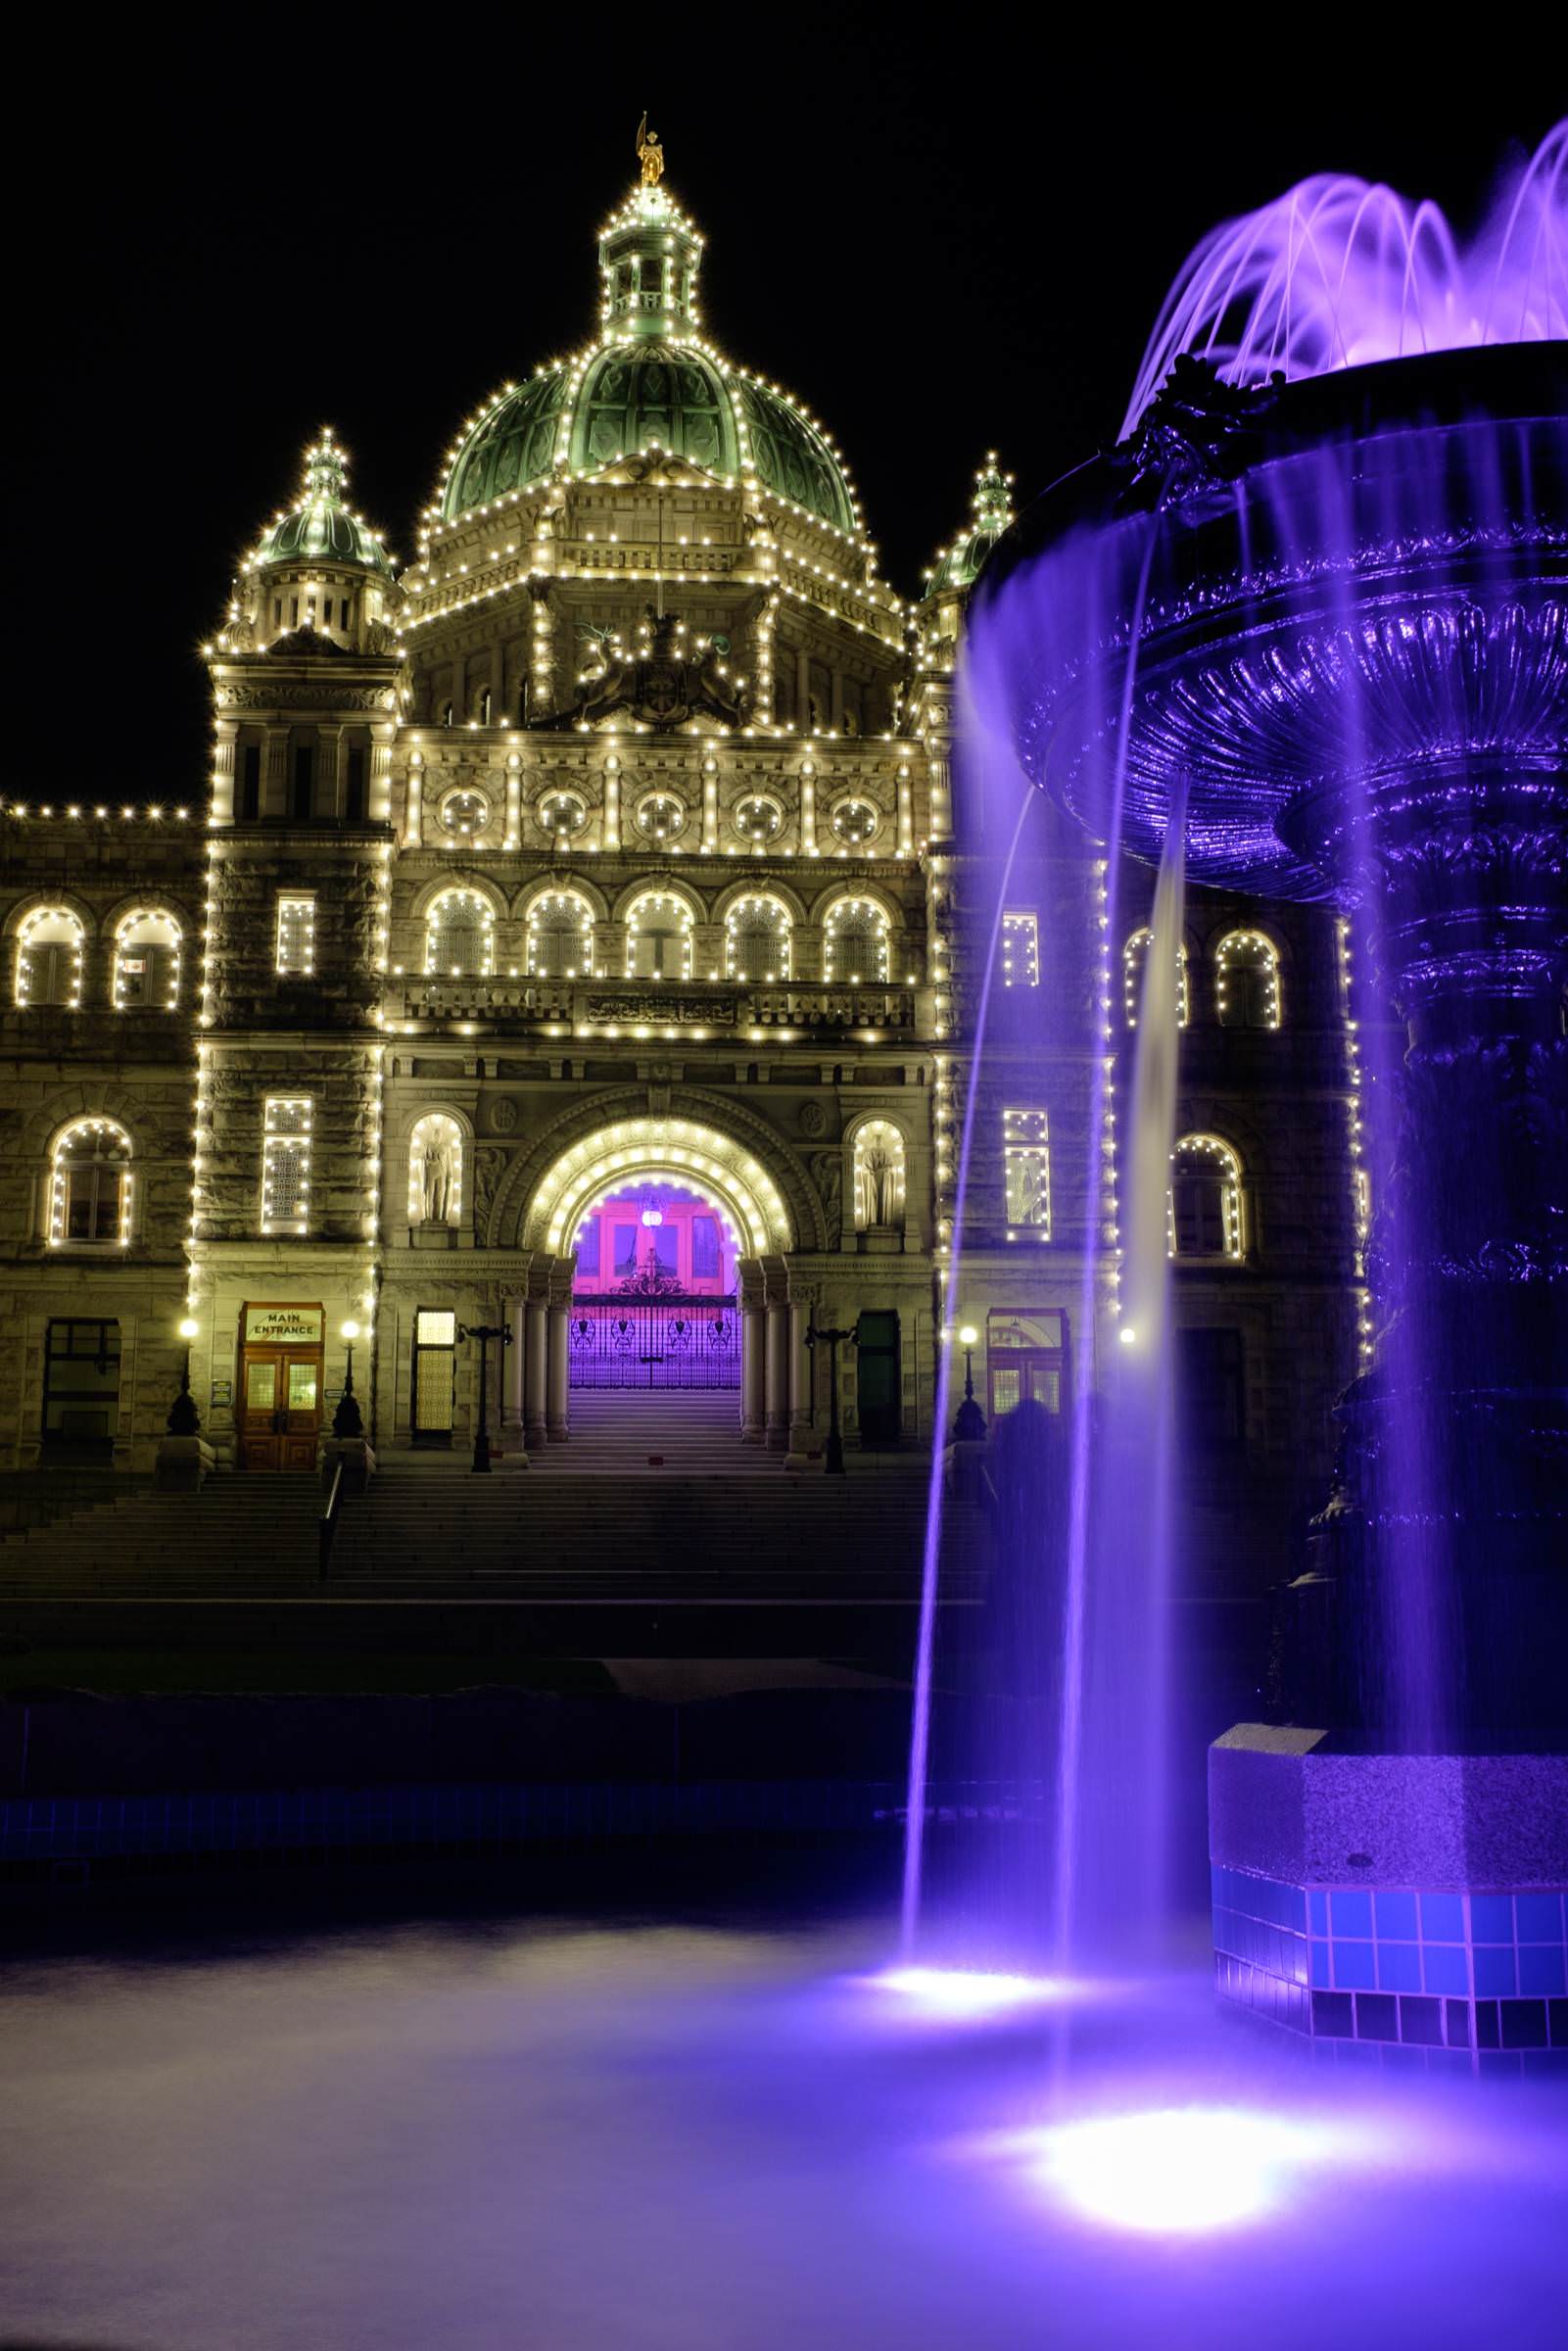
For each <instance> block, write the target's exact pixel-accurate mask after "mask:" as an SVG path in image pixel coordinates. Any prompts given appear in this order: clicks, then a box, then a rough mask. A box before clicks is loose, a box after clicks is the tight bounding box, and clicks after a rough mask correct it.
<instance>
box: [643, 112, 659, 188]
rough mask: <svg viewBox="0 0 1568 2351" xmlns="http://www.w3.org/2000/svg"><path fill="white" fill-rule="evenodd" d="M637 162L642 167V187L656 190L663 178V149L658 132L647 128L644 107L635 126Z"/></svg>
mask: <svg viewBox="0 0 1568 2351" xmlns="http://www.w3.org/2000/svg"><path fill="white" fill-rule="evenodd" d="M637 160H638V162H639V163H640V164H641V167H642V185H643V186H644V187H645V188H656V187H657V186H658V184H659V181H660V180H661V179H662V178H663V177H664V149H663V148H662V147H661V146H660V145H659V134H658V132H657V131H656V130H649V128H648V118H647V110H646V108H645V107H644V109H643V111H642V120H641V122H640V123H639V124H638V126H637Z"/></svg>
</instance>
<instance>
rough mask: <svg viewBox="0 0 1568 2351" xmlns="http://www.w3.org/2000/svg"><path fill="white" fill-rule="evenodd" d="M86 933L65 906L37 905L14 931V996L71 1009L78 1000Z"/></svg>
mask: <svg viewBox="0 0 1568 2351" xmlns="http://www.w3.org/2000/svg"><path fill="white" fill-rule="evenodd" d="M86 943H87V935H86V933H85V932H84V931H83V929H82V927H81V924H80V922H79V921H78V920H77V918H76V916H75V915H73V914H72V913H71V909H70V907H69V906H37V907H34V909H33V911H32V912H31V914H29V915H27V916H26V917H25V919H24V922H23V925H22V928H21V930H20V931H19V932H18V934H17V969H16V999H17V1002H18V1004H19V1005H21V1006H32V1007H34V1008H37V1007H40V1006H42V1005H45V1004H53V1005H58V1006H61V1007H63V1008H64V1009H65V1010H67V1011H73V1010H74V1009H75V1007H76V1006H77V1005H78V1004H79V1003H80V1002H81V967H82V956H83V952H84V949H85V947H86Z"/></svg>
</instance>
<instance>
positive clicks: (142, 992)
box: [114, 906, 182, 1012]
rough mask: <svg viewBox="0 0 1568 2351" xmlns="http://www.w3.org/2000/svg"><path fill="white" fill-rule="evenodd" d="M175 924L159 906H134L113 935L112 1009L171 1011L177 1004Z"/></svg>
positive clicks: (178, 937)
mask: <svg viewBox="0 0 1568 2351" xmlns="http://www.w3.org/2000/svg"><path fill="white" fill-rule="evenodd" d="M181 943H182V935H181V932H180V927H179V925H178V923H177V922H176V921H175V920H174V917H173V916H172V915H171V914H166V913H165V911H164V910H163V908H162V907H157V906H138V907H137V908H136V909H135V910H134V911H133V912H132V913H130V914H127V915H125V916H124V917H123V918H122V919H121V921H120V923H119V928H118V930H117V931H116V933H115V979H114V986H115V1009H116V1011H117V1012H124V1011H127V1010H128V1009H129V1008H130V1007H131V1006H133V1005H139V1006H145V1007H146V1008H147V1009H149V1010H160V1011H164V1012H173V1011H175V1010H176V1009H177V1007H178V1004H179V973H180V946H181Z"/></svg>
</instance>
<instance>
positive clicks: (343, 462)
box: [251, 431, 394, 580]
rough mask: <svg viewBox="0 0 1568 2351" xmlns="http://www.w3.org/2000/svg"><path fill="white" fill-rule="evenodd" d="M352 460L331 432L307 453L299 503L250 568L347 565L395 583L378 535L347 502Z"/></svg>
mask: <svg viewBox="0 0 1568 2351" xmlns="http://www.w3.org/2000/svg"><path fill="white" fill-rule="evenodd" d="M347 481H348V460H347V458H346V456H345V455H344V452H343V449H342V448H341V446H340V445H339V443H338V442H336V441H335V440H334V439H333V437H332V434H331V432H330V431H326V432H323V434H322V435H321V438H320V440H319V441H317V442H316V443H315V445H314V446H313V448H310V449H308V450H307V451H306V453H305V481H304V484H303V486H302V489H301V493H300V501H299V504H298V505H295V506H292V507H291V508H290V509H289V511H288V513H287V514H280V515H279V517H278V519H277V521H276V522H274V523H273V524H272V526H271V528H270V529H269V530H266V531H264V532H263V533H262V535H261V545H260V546H259V547H258V548H257V550H256V552H254V554H253V555H252V556H251V567H252V568H253V569H257V568H259V567H261V566H262V565H265V564H270V563H344V564H352V565H354V566H356V568H357V569H359V570H362V571H375V572H379V573H380V574H381V575H382V577H383V578H384V579H389V580H390V579H391V578H392V577H393V576H394V574H393V568H392V564H391V562H390V560H389V559H388V555H387V551H386V549H385V548H384V547H383V546H382V544H381V540H380V537H379V534H378V533H376V532H375V531H373V530H371V528H370V526H369V524H368V523H366V522H362V521H361V520H360V518H359V516H358V515H357V514H356V513H354V512H353V511H352V510H351V508H350V507H348V506H347V505H346V504H344V499H343V493H344V489H345V486H346V484H347Z"/></svg>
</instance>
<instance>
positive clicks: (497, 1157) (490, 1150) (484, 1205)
mask: <svg viewBox="0 0 1568 2351" xmlns="http://www.w3.org/2000/svg"><path fill="white" fill-rule="evenodd" d="M505 1165H506V1153H505V1152H504V1151H500V1150H498V1149H497V1148H496V1146H495V1145H494V1144H493V1143H481V1144H480V1146H479V1148H478V1150H477V1151H476V1152H475V1153H474V1238H475V1240H477V1241H478V1243H479V1244H480V1247H481V1248H483V1247H484V1246H485V1245H486V1243H487V1242H488V1241H489V1239H490V1217H491V1211H492V1209H494V1207H495V1205H496V1194H497V1191H498V1190H499V1186H500V1179H501V1176H502V1173H503V1171H504V1169H505Z"/></svg>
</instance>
